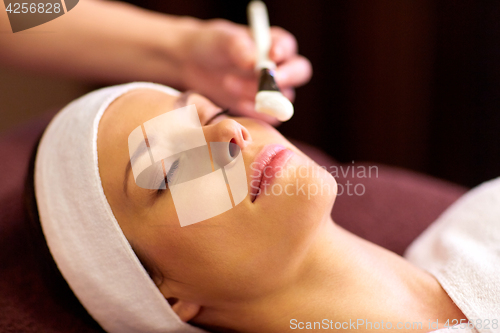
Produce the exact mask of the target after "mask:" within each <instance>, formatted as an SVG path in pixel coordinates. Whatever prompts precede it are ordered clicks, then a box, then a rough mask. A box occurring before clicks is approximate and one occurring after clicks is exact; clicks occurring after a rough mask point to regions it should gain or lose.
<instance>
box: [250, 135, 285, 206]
mask: <svg viewBox="0 0 500 333" xmlns="http://www.w3.org/2000/svg"><path fill="white" fill-rule="evenodd" d="M293 154H294V153H293V152H292V151H291V150H288V149H286V148H285V147H284V146H282V145H279V144H271V145H267V146H264V148H262V150H261V151H260V153H259V154H258V155H257V156H256V158H255V160H254V161H253V163H252V165H251V169H252V174H251V178H250V185H251V186H250V197H251V199H252V202H254V201H255V200H256V199H257V197H258V196H259V193H262V191H264V190H265V189H266V187H268V186H271V183H272V180H273V179H274V178H275V176H276V173H277V172H278V171H281V170H282V169H283V166H284V165H285V164H286V162H287V161H288V160H289V159H290V157H292V155H293Z"/></svg>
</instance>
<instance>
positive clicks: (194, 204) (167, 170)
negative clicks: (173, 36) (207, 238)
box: [128, 105, 248, 227]
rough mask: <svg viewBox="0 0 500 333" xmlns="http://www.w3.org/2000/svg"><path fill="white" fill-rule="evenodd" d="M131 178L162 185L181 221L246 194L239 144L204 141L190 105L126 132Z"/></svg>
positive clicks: (220, 209)
mask: <svg viewBox="0 0 500 333" xmlns="http://www.w3.org/2000/svg"><path fill="white" fill-rule="evenodd" d="M128 147H129V155H130V164H131V166H132V172H133V174H134V180H135V182H136V184H137V185H138V186H140V187H142V188H146V189H166V187H167V184H168V189H169V190H170V193H171V195H172V199H173V203H174V206H175V210H176V212H177V217H178V218H179V223H180V225H181V226H182V227H184V226H186V225H190V224H193V223H197V222H201V221H203V220H206V219H209V218H211V217H214V216H216V215H219V214H221V213H224V212H225V211H228V210H229V209H231V208H233V206H236V205H237V204H239V203H240V202H241V201H243V199H245V198H246V196H247V194H248V185H247V177H246V171H245V164H244V161H243V156H242V154H241V151H240V149H239V146H238V145H237V144H235V143H231V142H210V143H209V144H208V143H207V142H206V141H205V135H204V134H203V129H202V126H201V123H200V119H199V117H198V112H197V111H196V106H195V105H188V106H185V107H182V108H179V109H176V110H172V111H169V112H166V113H164V114H162V115H159V116H157V117H154V118H153V119H150V120H148V121H146V122H145V123H143V124H142V125H140V126H138V127H137V128H135V129H134V130H133V131H132V133H130V135H129V137H128Z"/></svg>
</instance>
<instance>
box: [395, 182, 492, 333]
mask: <svg viewBox="0 0 500 333" xmlns="http://www.w3.org/2000/svg"><path fill="white" fill-rule="evenodd" d="M405 256H406V257H407V258H408V260H409V261H410V262H413V263H414V264H416V265H417V266H419V267H421V268H423V269H425V270H427V271H428V272H430V273H431V274H432V275H434V276H435V277H436V278H437V280H438V281H439V283H440V284H441V286H442V287H443V288H444V290H445V291H446V292H447V293H448V295H449V296H450V298H451V299H452V300H453V301H454V302H455V304H456V305H457V306H458V308H459V309H460V310H462V312H463V313H464V315H465V316H466V317H467V318H468V319H469V320H470V321H471V322H472V323H479V322H478V320H480V321H481V324H480V325H477V326H476V328H477V330H478V331H479V332H484V333H486V332H500V322H499V321H500V178H497V179H495V180H492V181H489V182H486V183H484V184H482V185H481V186H479V187H477V188H475V189H473V190H471V191H470V192H468V193H467V194H465V195H464V196H463V197H461V198H460V199H459V200H458V201H457V202H455V203H454V204H453V205H452V206H451V207H450V208H448V209H447V210H446V211H445V212H444V213H443V214H442V215H441V216H440V217H439V218H438V219H437V220H436V222H434V223H433V224H432V225H431V226H430V227H429V228H428V229H427V230H426V231H425V232H424V233H423V234H422V235H420V236H419V237H418V238H417V239H416V240H415V241H414V242H413V243H412V244H411V245H410V247H409V248H408V249H407V251H406V253H405ZM486 320H488V321H489V324H488V325H487V327H486V325H485V321H486ZM494 321H496V324H494ZM453 331H455V332H457V330H453Z"/></svg>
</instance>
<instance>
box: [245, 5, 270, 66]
mask: <svg viewBox="0 0 500 333" xmlns="http://www.w3.org/2000/svg"><path fill="white" fill-rule="evenodd" d="M248 22H249V23H250V29H251V30H252V35H253V39H254V41H255V46H256V50H257V60H256V63H255V69H256V70H258V71H260V70H261V69H263V68H269V69H275V68H276V64H275V63H274V62H272V61H271V60H270V59H269V50H270V49H271V30H270V28H269V17H268V15H267V8H266V5H265V4H264V2H262V1H250V3H249V4H248Z"/></svg>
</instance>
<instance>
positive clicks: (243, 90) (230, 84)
mask: <svg viewBox="0 0 500 333" xmlns="http://www.w3.org/2000/svg"><path fill="white" fill-rule="evenodd" d="M257 87H258V80H257V76H256V75H255V76H254V77H253V78H244V77H242V76H241V75H234V74H227V75H225V77H224V79H223V81H222V88H223V89H224V90H225V91H227V92H228V93H229V94H231V95H232V96H233V98H236V99H253V98H255V94H257Z"/></svg>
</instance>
